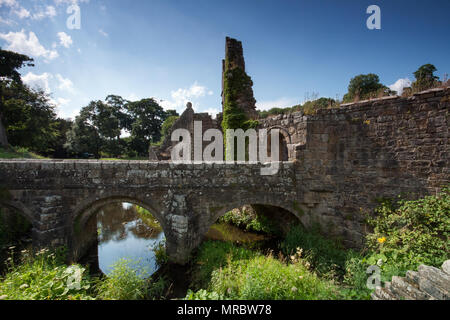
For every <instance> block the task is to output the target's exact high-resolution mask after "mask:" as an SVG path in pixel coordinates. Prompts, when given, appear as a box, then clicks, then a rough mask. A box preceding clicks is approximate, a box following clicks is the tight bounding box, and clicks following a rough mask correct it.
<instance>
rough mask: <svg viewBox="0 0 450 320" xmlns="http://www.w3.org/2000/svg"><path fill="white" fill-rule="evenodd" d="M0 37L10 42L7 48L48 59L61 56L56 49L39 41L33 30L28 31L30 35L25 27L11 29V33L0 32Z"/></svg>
mask: <svg viewBox="0 0 450 320" xmlns="http://www.w3.org/2000/svg"><path fill="white" fill-rule="evenodd" d="M0 39H4V40H6V42H8V46H7V47H6V50H11V51H15V52H19V53H22V54H26V55H30V56H34V57H43V58H45V59H48V60H53V59H55V58H57V57H58V56H59V55H58V52H57V51H56V50H47V49H45V48H44V46H43V45H41V44H40V43H39V39H38V38H37V36H36V34H35V33H34V32H32V31H30V32H29V33H28V37H27V34H26V32H25V31H24V30H23V29H22V31H19V32H12V31H11V32H9V33H0Z"/></svg>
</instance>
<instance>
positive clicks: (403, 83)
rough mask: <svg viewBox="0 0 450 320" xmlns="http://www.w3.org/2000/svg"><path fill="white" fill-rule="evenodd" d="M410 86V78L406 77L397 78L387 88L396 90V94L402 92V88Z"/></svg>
mask: <svg viewBox="0 0 450 320" xmlns="http://www.w3.org/2000/svg"><path fill="white" fill-rule="evenodd" d="M410 86H411V80H409V79H408V78H404V79H398V80H397V81H395V83H394V84H391V85H390V86H389V89H391V90H395V91H397V94H398V95H401V94H402V93H403V89H404V88H407V87H410Z"/></svg>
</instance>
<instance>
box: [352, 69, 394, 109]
mask: <svg viewBox="0 0 450 320" xmlns="http://www.w3.org/2000/svg"><path fill="white" fill-rule="evenodd" d="M395 93H396V92H395V91H392V90H390V89H389V88H388V87H386V86H385V85H383V84H382V83H380V78H379V77H378V75H376V74H373V73H369V74H360V75H358V76H356V77H354V78H352V79H351V80H350V84H349V86H348V92H347V93H346V94H345V95H344V98H343V101H344V102H352V101H354V100H355V99H358V100H359V99H369V98H374V97H378V96H387V95H391V94H395Z"/></svg>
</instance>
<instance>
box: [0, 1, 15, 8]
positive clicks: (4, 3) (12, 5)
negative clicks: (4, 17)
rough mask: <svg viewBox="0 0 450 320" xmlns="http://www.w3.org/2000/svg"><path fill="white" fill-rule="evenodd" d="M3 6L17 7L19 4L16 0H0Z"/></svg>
mask: <svg viewBox="0 0 450 320" xmlns="http://www.w3.org/2000/svg"><path fill="white" fill-rule="evenodd" d="M1 6H5V7H15V6H17V2H16V0H0V7H1Z"/></svg>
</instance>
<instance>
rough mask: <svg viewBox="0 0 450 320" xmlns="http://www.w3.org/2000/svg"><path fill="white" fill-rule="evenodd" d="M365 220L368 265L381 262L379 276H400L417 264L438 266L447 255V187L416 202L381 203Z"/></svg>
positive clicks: (449, 193)
mask: <svg viewBox="0 0 450 320" xmlns="http://www.w3.org/2000/svg"><path fill="white" fill-rule="evenodd" d="M376 213H377V216H376V217H375V218H372V219H369V221H368V222H369V224H370V225H371V226H372V227H373V229H374V232H373V233H372V234H369V235H368V237H367V240H368V247H369V248H370V249H371V254H370V256H368V257H366V261H367V263H368V264H376V263H377V261H378V260H380V259H381V260H382V261H383V265H382V267H381V269H382V274H384V275H385V277H386V278H390V277H392V275H394V274H396V275H404V274H405V272H406V271H407V270H414V269H416V268H417V267H418V266H419V265H420V264H427V265H431V266H435V267H440V266H441V265H442V263H443V262H444V261H445V260H447V259H448V258H449V252H450V242H449V238H450V237H449V236H450V188H449V187H447V188H444V189H443V190H442V192H441V193H439V194H438V195H435V196H426V197H424V198H422V199H419V200H414V201H407V200H398V201H384V202H383V203H382V205H381V206H380V207H379V208H378V209H377V210H376Z"/></svg>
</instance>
